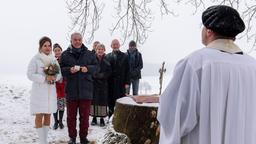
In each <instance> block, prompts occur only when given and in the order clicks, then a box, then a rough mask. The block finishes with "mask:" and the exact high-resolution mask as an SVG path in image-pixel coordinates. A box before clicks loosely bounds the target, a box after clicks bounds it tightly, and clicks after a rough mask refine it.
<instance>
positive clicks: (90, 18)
mask: <svg viewBox="0 0 256 144" xmlns="http://www.w3.org/2000/svg"><path fill="white" fill-rule="evenodd" d="M114 2H115V8H116V17H115V18H116V21H115V23H114V24H113V27H112V28H111V33H112V34H113V33H115V32H119V33H121V34H122V41H123V42H125V41H126V40H127V38H132V39H134V40H135V41H137V42H138V43H140V44H143V43H144V42H145V41H146V39H147V37H148V34H149V33H150V32H151V30H152V29H151V24H152V22H153V20H154V15H153V14H152V5H155V3H153V0H114ZM154 2H158V4H159V8H160V9H159V11H160V13H161V15H175V13H174V11H175V9H174V8H171V5H172V4H171V2H170V1H168V3H167V1H166V0H155V1H154ZM106 3H107V2H106ZM173 3H176V4H177V3H178V4H185V5H191V6H192V7H194V8H195V11H194V13H196V12H197V11H198V9H200V8H203V9H205V8H206V7H207V6H210V5H214V4H215V5H217V4H225V5H229V6H232V7H234V8H235V9H237V10H238V11H240V13H242V17H243V19H244V20H245V22H246V26H247V28H246V31H245V32H244V35H243V37H246V38H247V40H248V41H250V42H253V45H252V46H253V47H254V46H256V25H254V23H255V22H256V14H255V13H256V0H208V1H206V0H176V1H174V2H173ZM67 6H68V9H69V12H70V14H71V17H72V21H73V24H72V27H71V29H72V30H74V29H77V30H78V31H81V32H82V34H83V35H84V34H85V33H87V36H88V37H87V42H90V41H91V40H93V38H94V33H95V31H96V30H98V28H99V21H100V18H101V14H102V11H103V8H104V6H105V4H104V3H103V1H102V2H98V1H97V0H67Z"/></svg>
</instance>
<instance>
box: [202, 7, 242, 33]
mask: <svg viewBox="0 0 256 144" xmlns="http://www.w3.org/2000/svg"><path fill="white" fill-rule="evenodd" d="M202 21H203V25H204V26H205V27H206V28H208V29H210V30H212V31H214V32H216V33H217V34H220V35H222V36H226V37H235V36H236V35H237V34H239V33H241V32H243V31H244V29H245V24H244V22H243V20H242V19H241V17H240V15H239V13H238V12H237V11H236V10H235V9H234V8H232V7H229V6H225V5H215V6H210V7H208V8H207V9H206V10H205V11H204V12H203V14H202Z"/></svg>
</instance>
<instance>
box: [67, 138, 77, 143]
mask: <svg viewBox="0 0 256 144" xmlns="http://www.w3.org/2000/svg"><path fill="white" fill-rule="evenodd" d="M68 144H76V138H70V139H69V141H68Z"/></svg>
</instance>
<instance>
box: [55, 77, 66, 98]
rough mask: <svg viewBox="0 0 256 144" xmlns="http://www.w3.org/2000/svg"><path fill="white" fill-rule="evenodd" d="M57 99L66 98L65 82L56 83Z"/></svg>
mask: <svg viewBox="0 0 256 144" xmlns="http://www.w3.org/2000/svg"><path fill="white" fill-rule="evenodd" d="M56 91H57V98H64V97H65V81H64V80H62V81H61V82H56Z"/></svg>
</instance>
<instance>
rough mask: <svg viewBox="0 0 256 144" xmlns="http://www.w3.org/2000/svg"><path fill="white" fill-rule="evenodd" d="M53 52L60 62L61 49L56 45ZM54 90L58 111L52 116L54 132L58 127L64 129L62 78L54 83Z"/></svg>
mask: <svg viewBox="0 0 256 144" xmlns="http://www.w3.org/2000/svg"><path fill="white" fill-rule="evenodd" d="M53 52H54V54H55V57H56V58H57V60H58V62H60V56H61V53H62V48H61V47H60V45H59V44H57V43H56V44H54V45H53ZM56 90H57V105H58V109H57V112H56V113H54V114H53V116H54V121H55V123H54V126H53V129H54V130H56V129H57V128H58V127H60V129H63V128H64V125H63V123H62V118H63V114H64V111H65V81H64V79H63V78H62V79H61V80H60V81H57V82H56ZM58 114H59V119H58Z"/></svg>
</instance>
